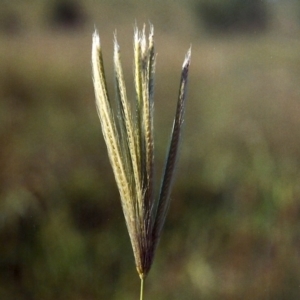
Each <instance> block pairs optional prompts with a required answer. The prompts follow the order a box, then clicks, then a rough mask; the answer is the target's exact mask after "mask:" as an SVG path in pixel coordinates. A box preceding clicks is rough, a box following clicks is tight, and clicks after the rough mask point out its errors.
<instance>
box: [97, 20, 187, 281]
mask: <svg viewBox="0 0 300 300" xmlns="http://www.w3.org/2000/svg"><path fill="white" fill-rule="evenodd" d="M133 48H134V81H135V94H136V95H135V96H136V101H135V110H134V111H132V110H131V105H130V103H129V101H128V98H127V94H126V87H125V81H124V76H123V70H122V65H121V58H120V50H119V45H118V42H117V38H116V35H115V39H114V67H115V73H114V77H115V86H116V101H117V105H116V112H115V111H113V109H112V106H111V103H110V100H109V97H108V92H107V87H106V79H105V72H104V66H103V58H102V51H101V47H100V37H99V35H98V33H97V31H95V32H94V34H93V45H92V69H93V81H94V89H95V97H96V107H97V112H98V115H99V118H100V123H101V127H102V133H103V137H104V140H105V143H106V147H107V152H108V156H109V160H110V163H111V165H112V169H113V172H114V176H115V179H116V183H117V186H118V189H119V193H120V198H121V204H122V209H123V213H124V217H125V221H126V225H127V229H128V233H129V236H130V240H131V244H132V248H133V253H134V257H135V263H136V268H137V271H138V273H139V276H140V277H141V279H144V278H145V277H146V275H147V274H148V272H149V270H150V268H151V265H152V262H153V257H154V253H155V249H156V247H157V243H158V240H159V237H160V234H161V230H162V228H163V224H164V221H165V218H166V214H167V211H168V207H169V204H170V192H171V186H172V181H173V177H174V176H173V174H174V168H175V164H176V160H177V153H178V147H179V141H180V133H181V129H182V123H183V114H184V107H185V100H186V85H187V78H188V71H189V65H190V57H191V48H190V49H189V51H188V52H187V54H186V56H185V59H184V62H183V67H182V73H181V79H180V88H179V96H178V101H177V109H176V114H175V118H174V123H173V130H172V133H171V142H170V145H169V150H168V152H167V158H166V164H165V170H164V173H163V176H162V181H161V187H160V192H159V195H158V197H157V198H156V197H155V195H154V188H153V176H154V141H153V94H154V75H155V51H154V28H153V26H152V25H150V31H149V36H148V43H147V39H146V33H145V26H144V27H143V30H142V31H139V30H138V29H137V28H135V29H134V47H133ZM116 115H117V116H118V118H115V116H116Z"/></svg>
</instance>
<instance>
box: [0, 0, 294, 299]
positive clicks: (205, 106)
mask: <svg viewBox="0 0 300 300" xmlns="http://www.w3.org/2000/svg"><path fill="white" fill-rule="evenodd" d="M149 21H151V22H152V23H153V24H154V27H155V41H156V50H157V52H158V56H157V75H156V88H155V90H156V94H155V139H156V152H155V155H156V163H157V167H156V169H157V182H158V181H159V177H160V174H161V170H162V167H163V160H164V157H165V150H166V146H167V143H168V141H169V134H170V129H171V125H172V118H173V115H174V112H175V104H176V100H177V92H178V84H179V76H180V69H181V65H182V62H183V58H184V55H185V53H186V51H187V49H188V48H189V46H190V44H192V64H191V70H190V81H189V90H188V102H187V109H186V117H185V128H184V133H183V139H182V145H181V150H180V159H179V162H178V167H177V176H176V182H175V185H174V189H173V193H172V203H171V208H170V211H169V214H168V217H167V222H166V225H165V228H164V231H163V235H162V239H161V242H160V245H159V247H158V251H157V254H156V257H155V261H154V265H153V268H152V270H151V272H150V274H149V277H148V279H147V281H146V299H157V300H159V299H164V300H168V299H172V300H176V299H203V300H211V299H223V300H226V299H272V300H273V299H274V300H275V299H278V300H281V299H299V298H300V288H299V285H300V268H299V264H300V51H299V49H300V39H299V36H300V3H299V2H298V1H292V0H284V1H283V0H282V1H279V0H278V1H275V0H273V1H271V0H270V1H262V0H258V1H254V0H252V1H246V0H226V1H224V0H223V1H221V0H213V1H212V0H210V1H209V0H186V1H183V0H182V1H179V0H177V1H176V0H173V1H172V0H166V1H158V0H151V1H138V0H127V1H125V0H123V1H122V0H103V1H100V0H99V1H96V0H87V1H67V0H60V1H58V0H57V1H49V0H30V1H29V0H27V1H25V0H22V1H21V0H19V1H18V0H14V1H2V2H1V4H0V143H1V147H0V178H1V180H0V299H4V300H12V299H14V300H15V299H20V300H35V299H39V300H40V299H43V300H53V299H57V300H60V299H64V300H66V299H73V300H83V299H84V300H94V299H123V300H124V299H125V300H126V299H138V293H139V278H138V276H137V273H136V270H135V266H134V259H133V254H132V249H131V246H130V242H129V237H128V234H127V231H126V227H125V222H124V218H123V215H122V211H121V205H120V201H119V195H118V191H117V188H116V184H115V182H114V178H113V174H112V171H111V167H110V165H109V161H108V157H107V153H106V148H105V145H104V141H103V138H102V133H101V129H100V122H99V120H98V117H97V113H96V109H95V104H94V94H93V86H92V78H91V63H90V52H91V38H92V33H93V31H94V27H97V29H98V31H99V33H100V36H101V43H102V46H103V51H104V60H105V67H106V72H107V78H108V85H109V92H110V95H111V98H112V99H113V97H114V86H113V80H112V79H113V76H112V74H113V66H112V49H113V43H112V41H113V33H114V31H115V30H117V35H118V40H119V43H120V46H121V55H122V59H123V67H124V72H125V76H126V80H127V87H128V93H129V95H132V97H133V76H132V66H133V63H132V58H133V54H132V41H133V26H134V24H135V22H136V23H137V24H138V25H139V27H142V25H143V23H146V24H148V22H149Z"/></svg>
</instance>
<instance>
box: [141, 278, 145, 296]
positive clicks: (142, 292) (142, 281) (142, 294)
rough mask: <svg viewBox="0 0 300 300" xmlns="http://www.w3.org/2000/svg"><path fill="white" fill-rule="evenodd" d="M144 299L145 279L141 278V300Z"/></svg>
mask: <svg viewBox="0 0 300 300" xmlns="http://www.w3.org/2000/svg"><path fill="white" fill-rule="evenodd" d="M143 299H144V278H141V293H140V300H143Z"/></svg>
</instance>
